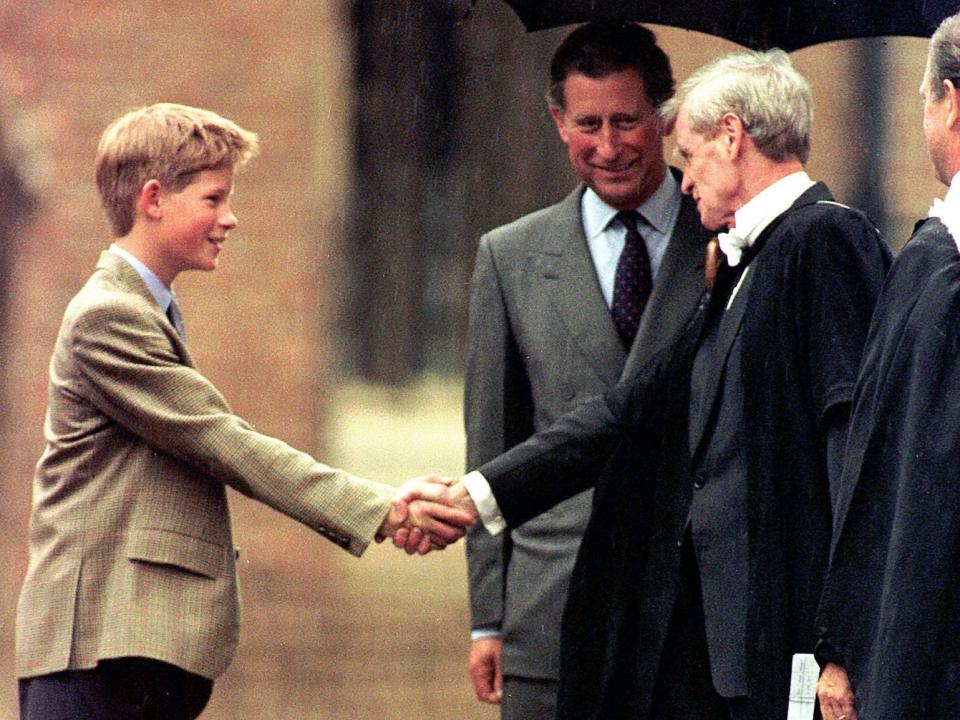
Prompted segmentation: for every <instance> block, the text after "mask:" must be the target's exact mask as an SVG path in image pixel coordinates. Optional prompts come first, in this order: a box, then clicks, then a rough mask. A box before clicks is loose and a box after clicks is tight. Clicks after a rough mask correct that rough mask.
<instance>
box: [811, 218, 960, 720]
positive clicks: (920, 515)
mask: <svg viewBox="0 0 960 720" xmlns="http://www.w3.org/2000/svg"><path fill="white" fill-rule="evenodd" d="M958 350H960V253H958V252H957V246H956V244H955V242H954V240H953V238H952V237H951V236H950V234H949V232H948V231H947V229H946V228H945V227H944V226H943V224H942V223H941V222H940V221H939V220H927V221H926V222H924V223H923V224H921V225H920V226H918V228H917V230H916V231H915V233H914V235H913V237H912V238H911V239H910V241H909V242H908V243H907V245H906V247H905V248H904V249H903V251H902V252H901V253H900V255H899V257H898V258H897V261H896V263H894V266H893V269H892V270H891V272H890V276H889V278H888V281H887V283H886V285H885V286H884V290H883V294H882V296H881V298H880V301H879V304H878V306H877V312H876V314H875V315H874V321H873V325H872V326H871V330H870V337H869V339H868V341H867V346H866V349H865V351H864V359H863V368H862V371H861V375H860V380H859V381H858V385H857V390H856V394H855V397H854V410H853V415H852V417H851V421H850V441H849V444H848V452H847V462H846V464H845V466H844V473H843V479H844V482H843V485H842V491H841V494H840V498H839V504H838V508H837V517H838V522H837V534H836V538H835V540H834V550H833V553H832V558H831V561H830V572H829V574H828V577H827V581H826V584H825V587H824V594H823V605H822V607H821V610H820V615H819V618H818V622H819V624H820V632H821V634H822V636H823V638H824V642H825V644H826V646H827V649H828V652H827V653H826V655H827V657H829V658H830V659H833V660H835V661H837V662H839V663H840V664H842V665H843V666H844V667H845V668H846V669H847V672H848V673H849V676H850V680H851V683H852V685H853V689H854V693H855V695H856V698H857V709H858V712H859V714H860V717H861V718H863V719H864V720H867V719H869V720H900V719H901V718H910V717H917V718H920V717H922V718H958V717H960V553H958V551H960V393H958V389H960V355H958Z"/></svg>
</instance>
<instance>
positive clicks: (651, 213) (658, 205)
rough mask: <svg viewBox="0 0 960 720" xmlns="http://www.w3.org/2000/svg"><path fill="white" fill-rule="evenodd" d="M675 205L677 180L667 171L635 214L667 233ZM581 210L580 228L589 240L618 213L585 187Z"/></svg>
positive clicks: (677, 197)
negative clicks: (581, 227)
mask: <svg viewBox="0 0 960 720" xmlns="http://www.w3.org/2000/svg"><path fill="white" fill-rule="evenodd" d="M679 203H680V193H679V192H678V191H677V180H676V178H675V177H673V173H671V172H670V171H669V170H668V171H667V175H666V177H665V178H664V179H663V182H661V183H660V185H658V186H657V189H656V190H654V191H653V195H651V196H650V197H648V198H647V200H646V202H644V203H643V204H641V205H640V206H639V207H637V208H636V211H637V212H638V213H640V214H641V215H643V217H644V219H645V220H646V221H647V222H648V223H650V224H651V225H652V226H653V227H654V229H656V230H657V232H659V233H662V234H667V229H668V228H669V227H670V223H671V222H672V221H673V218H674V217H675V215H676V209H677V206H678V205H679ZM582 208H583V224H584V228H585V229H586V232H587V236H588V237H591V238H593V237H597V236H598V235H599V234H600V233H602V232H603V231H604V230H606V229H607V226H608V225H610V223H611V222H612V221H613V219H614V218H615V217H616V216H617V213H618V212H620V211H619V210H617V209H616V208H615V207H611V206H610V205H608V204H607V203H605V202H604V201H603V200H601V199H600V196H599V195H597V193H595V192H594V191H593V189H592V188H589V187H588V188H587V189H586V190H585V191H584V193H583V203H582Z"/></svg>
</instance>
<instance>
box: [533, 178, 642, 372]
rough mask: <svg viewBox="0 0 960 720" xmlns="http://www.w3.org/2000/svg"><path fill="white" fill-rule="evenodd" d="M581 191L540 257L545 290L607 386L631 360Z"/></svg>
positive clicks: (564, 207) (566, 205)
mask: <svg viewBox="0 0 960 720" xmlns="http://www.w3.org/2000/svg"><path fill="white" fill-rule="evenodd" d="M582 195H583V187H582V186H581V187H578V188H577V189H576V190H575V191H574V192H572V193H570V195H568V196H567V198H566V199H565V200H564V201H563V202H562V203H561V205H560V208H559V212H558V213H557V215H556V218H555V220H554V223H553V227H552V228H551V230H550V232H549V234H548V237H547V239H546V242H545V243H544V250H543V254H542V256H541V258H540V260H541V263H542V264H541V268H542V277H543V287H544V292H545V294H546V296H547V298H548V299H549V301H550V303H551V304H552V305H553V307H554V309H555V310H556V312H557V314H558V315H559V316H560V318H561V320H562V322H563V323H564V324H565V325H566V326H567V329H568V331H569V333H570V336H571V337H572V338H573V339H574V342H575V345H576V346H577V348H578V349H579V350H580V352H581V353H583V355H584V356H585V357H586V358H587V360H588V362H589V363H590V365H591V366H592V367H593V369H594V371H595V372H596V373H597V375H598V376H599V377H600V378H601V379H602V380H603V381H604V382H605V383H606V384H608V385H612V384H614V383H616V382H617V380H618V379H619V377H620V371H621V368H622V367H623V364H624V360H625V359H626V355H627V353H626V351H625V350H624V348H623V345H622V344H621V342H620V337H619V336H618V335H617V331H616V328H615V327H614V325H613V318H612V317H611V315H610V310H609V308H608V307H607V304H606V302H605V301H604V299H603V294H602V292H601V291H600V283H599V281H598V280H597V271H596V268H595V267H594V265H593V258H592V257H591V256H590V251H589V249H588V248H587V243H586V239H585V238H584V236H583V221H582V220H581V217H580V198H581V196H582Z"/></svg>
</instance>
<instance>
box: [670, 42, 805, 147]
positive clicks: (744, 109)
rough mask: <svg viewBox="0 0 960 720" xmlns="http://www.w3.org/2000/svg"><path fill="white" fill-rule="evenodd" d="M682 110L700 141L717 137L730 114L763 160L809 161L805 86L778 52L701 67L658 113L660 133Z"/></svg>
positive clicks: (727, 57) (744, 55) (728, 57)
mask: <svg viewBox="0 0 960 720" xmlns="http://www.w3.org/2000/svg"><path fill="white" fill-rule="evenodd" d="M681 107H683V109H684V111H685V113H686V117H687V119H688V121H689V123H690V127H691V128H692V129H693V130H694V131H696V132H698V133H700V134H702V135H706V136H708V137H713V136H714V135H716V133H717V131H718V130H719V125H720V120H721V118H723V116H724V115H726V114H727V113H732V114H734V115H736V116H737V117H738V118H740V120H741V122H743V125H744V127H745V129H746V132H747V135H749V136H750V138H751V139H752V140H753V142H754V144H755V145H756V146H757V149H758V150H759V151H760V152H761V153H762V154H763V155H764V156H765V157H768V158H770V159H771V160H774V161H776V162H781V161H783V160H787V159H789V158H791V157H796V158H797V159H799V160H800V162H804V163H805V162H806V161H807V158H808V157H809V155H810V132H811V128H812V126H813V96H812V93H811V92H810V84H809V83H808V82H807V81H806V79H805V78H804V77H803V75H801V74H800V73H799V72H797V70H796V69H794V67H793V65H792V64H791V62H790V58H789V57H788V56H787V54H786V53H785V52H784V51H783V50H779V49H773V50H768V51H766V52H755V51H749V52H739V53H731V54H730V55H725V56H723V57H721V58H718V59H717V60H714V61H713V62H711V63H708V64H707V65H704V66H703V67H702V68H700V69H699V70H697V71H696V72H695V73H693V75H691V76H690V77H689V78H687V80H685V81H684V82H683V83H682V84H681V85H680V87H679V89H678V90H677V94H676V96H675V97H673V98H672V99H671V100H669V101H668V102H666V103H664V105H663V106H662V107H661V109H660V117H661V119H662V120H663V122H664V127H668V128H672V127H673V125H674V123H675V122H676V119H677V114H678V113H679V112H680V108H681Z"/></svg>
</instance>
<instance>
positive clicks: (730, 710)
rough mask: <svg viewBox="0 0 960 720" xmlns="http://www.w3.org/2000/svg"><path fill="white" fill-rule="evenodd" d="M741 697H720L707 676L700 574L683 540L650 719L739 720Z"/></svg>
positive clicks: (688, 542) (689, 545)
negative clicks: (678, 584) (673, 604)
mask: <svg viewBox="0 0 960 720" xmlns="http://www.w3.org/2000/svg"><path fill="white" fill-rule="evenodd" d="M746 703H747V700H746V699H745V698H724V697H721V696H720V695H719V694H718V693H717V691H716V689H714V687H713V680H712V678H711V676H710V656H709V653H708V651H707V635H706V630H705V628H704V620H703V600H702V598H701V591H700V572H699V570H698V569H697V559H696V556H695V555H694V550H693V540H692V538H691V537H690V531H689V529H688V530H687V533H686V535H685V536H684V541H683V557H682V560H681V571H680V593H679V595H678V597H677V602H676V605H675V606H674V609H673V616H672V618H671V619H670V627H669V629H668V630H667V635H666V639H665V641H664V646H663V652H662V654H661V656H660V669H659V671H658V672H657V682H656V685H655V686H654V691H653V702H652V706H651V708H652V709H651V711H650V715H649V717H650V718H651V720H693V719H694V718H696V720H740V719H741V718H746Z"/></svg>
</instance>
